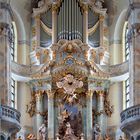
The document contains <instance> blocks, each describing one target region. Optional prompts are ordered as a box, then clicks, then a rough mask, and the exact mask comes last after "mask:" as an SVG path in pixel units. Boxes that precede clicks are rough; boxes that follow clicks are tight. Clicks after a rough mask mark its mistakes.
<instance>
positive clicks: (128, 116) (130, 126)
mask: <svg viewBox="0 0 140 140" xmlns="http://www.w3.org/2000/svg"><path fill="white" fill-rule="evenodd" d="M120 115H121V130H122V131H123V132H125V133H126V134H127V135H128V136H129V137H130V138H131V139H132V137H133V138H134V139H136V138H137V136H138V135H139V130H140V105H136V106H132V107H129V108H127V109H126V110H124V111H122V112H121V114H120Z"/></svg>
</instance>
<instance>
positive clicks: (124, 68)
mask: <svg viewBox="0 0 140 140" xmlns="http://www.w3.org/2000/svg"><path fill="white" fill-rule="evenodd" d="M97 66H98V68H99V69H100V70H101V71H103V72H105V73H109V74H110V77H115V76H119V75H123V74H125V73H127V72H128V71H129V63H128V61H125V62H124V63H121V64H117V65H111V66H107V65H98V64H97Z"/></svg>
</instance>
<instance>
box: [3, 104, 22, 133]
mask: <svg viewBox="0 0 140 140" xmlns="http://www.w3.org/2000/svg"><path fill="white" fill-rule="evenodd" d="M20 116H21V114H20V112H18V111H17V110H16V109H14V108H11V107H9V106H5V105H1V106H0V120H1V123H2V127H3V128H4V127H6V126H7V125H6V124H8V128H7V129H10V128H13V130H16V131H18V130H19V129H20Z"/></svg>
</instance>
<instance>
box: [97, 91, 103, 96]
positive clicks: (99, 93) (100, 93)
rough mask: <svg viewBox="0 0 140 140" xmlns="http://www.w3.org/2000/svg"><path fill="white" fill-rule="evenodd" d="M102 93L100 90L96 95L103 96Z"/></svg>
mask: <svg viewBox="0 0 140 140" xmlns="http://www.w3.org/2000/svg"><path fill="white" fill-rule="evenodd" d="M104 93H105V92H104V91H103V90H100V91H97V94H98V95H99V96H104Z"/></svg>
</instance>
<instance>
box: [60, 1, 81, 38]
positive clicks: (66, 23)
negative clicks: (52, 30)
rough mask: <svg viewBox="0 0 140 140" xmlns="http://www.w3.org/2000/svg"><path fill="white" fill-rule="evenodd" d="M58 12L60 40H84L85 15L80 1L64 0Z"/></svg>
mask: <svg viewBox="0 0 140 140" xmlns="http://www.w3.org/2000/svg"><path fill="white" fill-rule="evenodd" d="M58 11H59V12H58V18H57V20H58V27H59V28H58V31H57V33H58V34H57V36H58V40H59V39H67V40H73V39H80V40H83V29H82V27H83V14H82V12H81V11H82V10H81V7H80V4H79V2H78V0H63V1H62V4H61V7H60V8H59V10H58Z"/></svg>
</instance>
